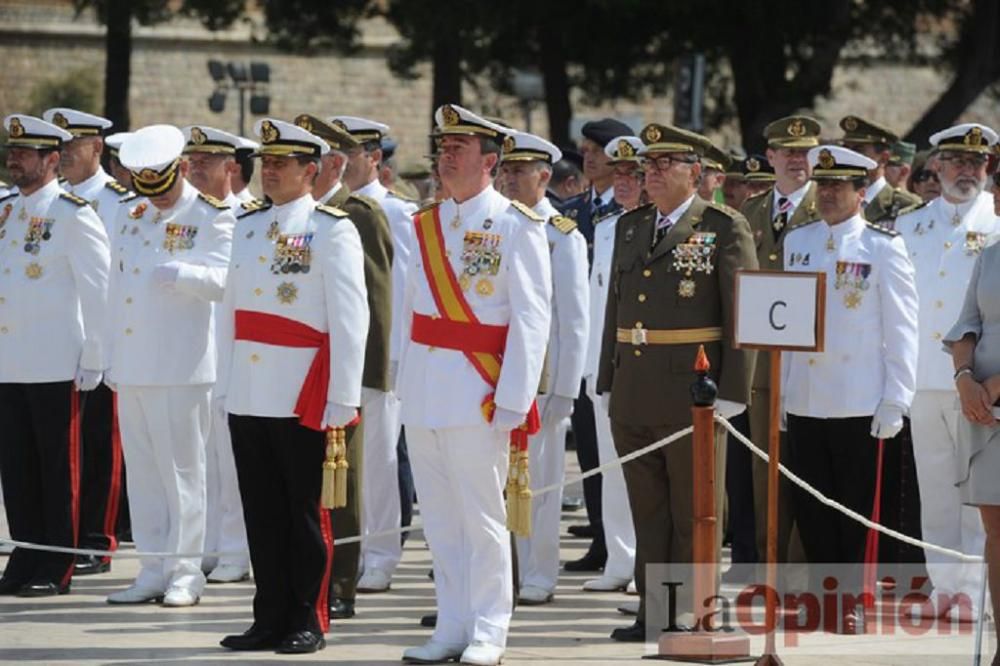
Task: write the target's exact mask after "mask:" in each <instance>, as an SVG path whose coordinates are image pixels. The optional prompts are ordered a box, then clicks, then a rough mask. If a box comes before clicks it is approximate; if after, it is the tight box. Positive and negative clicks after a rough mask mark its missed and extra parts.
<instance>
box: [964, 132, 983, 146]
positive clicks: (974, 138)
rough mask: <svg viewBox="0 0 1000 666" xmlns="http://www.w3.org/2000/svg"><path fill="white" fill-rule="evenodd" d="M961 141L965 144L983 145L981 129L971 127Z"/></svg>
mask: <svg viewBox="0 0 1000 666" xmlns="http://www.w3.org/2000/svg"><path fill="white" fill-rule="evenodd" d="M962 143H964V144H965V145H967V146H981V145H983V130H981V129H979V128H978V127H973V128H972V129H970V130H969V131H968V133H966V135H965V138H963V139H962Z"/></svg>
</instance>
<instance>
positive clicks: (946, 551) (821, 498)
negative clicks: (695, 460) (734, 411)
mask: <svg viewBox="0 0 1000 666" xmlns="http://www.w3.org/2000/svg"><path fill="white" fill-rule="evenodd" d="M715 420H716V421H718V422H719V423H721V424H722V425H723V426H725V428H726V430H728V431H729V432H730V433H731V434H732V435H733V436H735V437H736V439H738V440H739V441H740V442H742V443H743V445H744V446H746V447H747V448H748V449H750V450H751V451H753V452H754V454H756V455H757V456H758V457H759V458H762V459H764V460H765V461H768V460H770V456H768V455H767V452H765V451H764V450H762V449H760V448H758V447H757V445H756V444H754V443H753V442H751V441H750V440H749V439H747V438H746V437H745V436H744V435H743V433H741V432H740V431H738V430H737V429H736V428H734V427H733V426H732V424H731V423H729V421H727V420H726V419H725V418H724V417H722V416H720V415H719V414H718V413H717V414H716V415H715ZM778 469H780V470H781V473H782V474H784V475H785V476H786V477H788V480H789V481H791V482H792V483H794V484H795V485H797V486H798V487H799V488H802V490H804V491H806V492H807V493H809V494H810V495H812V496H813V497H815V498H816V500H817V501H818V502H820V503H821V504H824V505H826V506H828V507H830V508H831V509H834V510H836V511H839V512H840V513H842V514H844V515H845V516H848V517H850V518H851V519H853V520H856V521H857V522H859V523H861V524H862V525H864V526H865V527H867V528H869V529H873V530H875V531H877V532H881V533H882V534H885V535H886V536H890V537H892V538H893V539H898V540H899V541H902V542H903V543H908V544H910V545H911V546H916V547H917V548H923V549H925V550H932V551H934V552H936V553H941V554H942V555H947V556H949V557H954V558H955V559H957V560H962V561H963V562H982V561H983V558H982V556H980V555H966V554H965V553H963V552H960V551H957V550H952V549H951V548H945V547H944V546H939V545H937V544H934V543H929V542H927V541H921V540H920V539H914V538H913V537H911V536H908V535H906V534H903V533H902V532H897V531H896V530H893V529H889V528H888V527H885V526H884V525H880V524H879V523H876V522H875V521H873V520H869V519H868V518H865V517H864V516H862V515H861V514H860V513H857V512H856V511H852V510H851V509H849V508H847V507H846V506H844V505H843V504H841V503H840V502H836V501H834V500H832V499H830V498H828V497H827V496H825V495H824V494H823V493H821V492H819V491H818V490H816V489H815V488H813V487H812V486H810V485H809V484H808V483H806V482H805V481H803V480H802V479H800V478H799V477H797V476H796V475H795V474H794V473H792V472H791V471H790V470H789V469H788V468H787V467H785V466H784V465H782V464H781V463H778Z"/></svg>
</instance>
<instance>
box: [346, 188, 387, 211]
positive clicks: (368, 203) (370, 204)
mask: <svg viewBox="0 0 1000 666" xmlns="http://www.w3.org/2000/svg"><path fill="white" fill-rule="evenodd" d="M347 200H348V201H354V202H356V203H359V204H361V205H363V206H364V207H365V208H371V209H372V210H378V209H379V208H380V206H379V205H378V202H377V201H375V200H374V199H372V198H371V197H369V196H365V195H364V194H356V193H354V192H352V193H351V196H350V197H348V198H347Z"/></svg>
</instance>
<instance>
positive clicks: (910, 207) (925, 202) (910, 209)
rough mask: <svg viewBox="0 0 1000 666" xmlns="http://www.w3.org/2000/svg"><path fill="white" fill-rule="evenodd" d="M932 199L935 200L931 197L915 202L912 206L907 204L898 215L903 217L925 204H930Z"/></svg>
mask: <svg viewBox="0 0 1000 666" xmlns="http://www.w3.org/2000/svg"><path fill="white" fill-rule="evenodd" d="M931 201H934V200H933V199H930V200H928V201H921V202H920V203H915V204H913V205H912V206H907V207H906V208H904V209H902V210H901V211H899V215H898V216H897V217H901V216H903V215H906V214H907V213H912V212H913V211H915V210H920V209H921V208H923V207H924V206H926V205H927V204H929V203H930V202H931Z"/></svg>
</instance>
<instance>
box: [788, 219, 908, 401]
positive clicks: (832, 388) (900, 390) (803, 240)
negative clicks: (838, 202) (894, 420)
mask: <svg viewBox="0 0 1000 666" xmlns="http://www.w3.org/2000/svg"><path fill="white" fill-rule="evenodd" d="M831 246H832V247H831ZM785 270H788V271H797V272H817V271H818V272H824V273H826V327H825V347H824V351H822V352H819V353H811V352H788V353H785V354H782V361H783V362H782V374H783V377H784V381H783V382H782V395H783V396H784V406H785V409H786V410H787V412H788V413H789V414H795V415H798V416H808V417H814V418H847V417H855V416H871V415H873V414H874V413H875V410H876V409H877V408H878V406H879V403H880V402H883V401H884V402H887V403H892V404H894V405H897V406H899V407H902V408H903V409H907V408H909V406H910V402H911V401H912V400H913V392H914V390H915V385H916V372H917V290H916V283H915V278H914V273H913V265H912V264H911V263H910V259H909V257H907V256H906V248H905V246H904V244H903V239H902V238H900V237H899V236H897V235H894V234H891V232H886V231H884V230H880V229H879V228H877V227H874V226H872V225H869V224H868V223H867V222H865V220H864V218H862V217H861V216H860V215H856V216H854V217H852V218H851V219H849V220H847V221H844V222H841V223H840V224H836V225H833V226H830V225H828V224H827V223H826V222H824V221H819V222H813V223H811V224H806V225H804V226H801V227H797V228H795V229H792V230H791V231H789V233H788V235H787V236H786V238H785Z"/></svg>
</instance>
